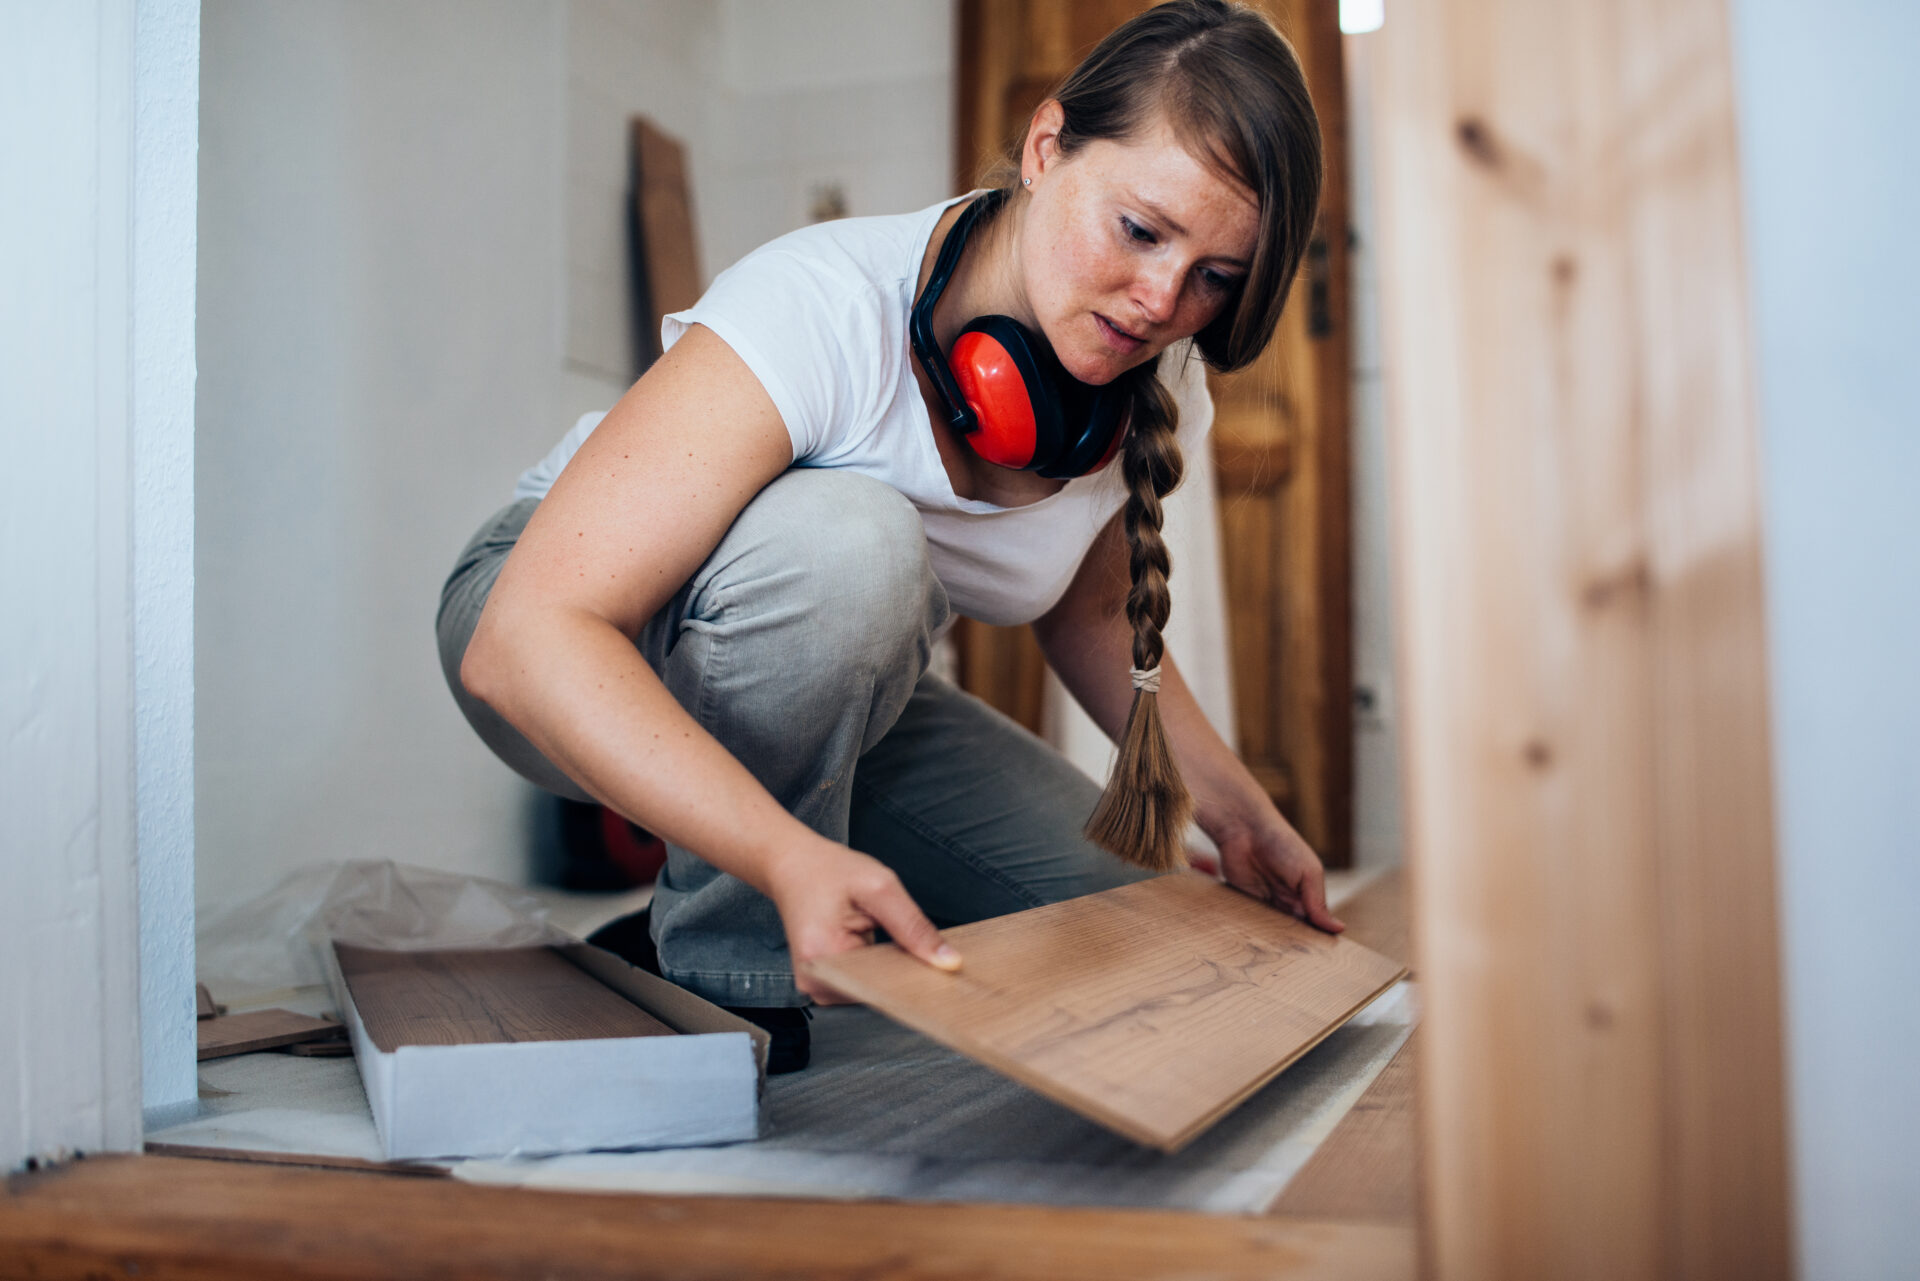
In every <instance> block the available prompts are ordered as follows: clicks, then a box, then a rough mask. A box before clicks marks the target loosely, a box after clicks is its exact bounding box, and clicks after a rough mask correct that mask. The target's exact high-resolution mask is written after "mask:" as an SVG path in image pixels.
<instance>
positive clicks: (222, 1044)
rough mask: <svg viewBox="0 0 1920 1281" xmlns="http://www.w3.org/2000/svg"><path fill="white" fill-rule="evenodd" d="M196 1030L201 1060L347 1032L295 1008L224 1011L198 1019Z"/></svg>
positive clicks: (220, 1057) (332, 1038)
mask: <svg viewBox="0 0 1920 1281" xmlns="http://www.w3.org/2000/svg"><path fill="white" fill-rule="evenodd" d="M195 1030H196V1031H197V1032H198V1033H199V1056H200V1059H201V1060H202V1061H205V1060H207V1059H223V1058H226V1057H228V1056H229V1055H234V1054H251V1053H253V1052H254V1051H255V1050H272V1049H277V1048H279V1047H280V1046H283V1045H294V1044H296V1043H298V1042H301V1041H330V1040H334V1039H335V1038H337V1037H341V1036H344V1035H346V1029H345V1028H343V1027H341V1026H340V1024H338V1023H335V1022H332V1021H331V1020H328V1019H315V1018H308V1017H307V1016H306V1015H304V1014H295V1013H294V1012H293V1011H292V1010H253V1011H251V1012H249V1013H246V1014H222V1015H220V1016H219V1017H218V1018H211V1019H201V1020H199V1021H198V1022H197V1023H196V1024H195Z"/></svg>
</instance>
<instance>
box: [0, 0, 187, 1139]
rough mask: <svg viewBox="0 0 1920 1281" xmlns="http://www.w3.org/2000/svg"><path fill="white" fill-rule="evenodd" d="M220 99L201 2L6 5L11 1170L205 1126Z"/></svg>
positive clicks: (1, 375) (0, 1080) (1, 1127)
mask: <svg viewBox="0 0 1920 1281" xmlns="http://www.w3.org/2000/svg"><path fill="white" fill-rule="evenodd" d="M199 80H200V11H199V3H198V0H96V3H92V4H67V3H59V2H56V0H0V157H4V161H5V164H6V167H7V169H8V171H9V172H11V173H13V174H16V175H22V176H24V177H25V178H26V179H27V180H26V181H23V182H21V183H20V185H19V186H18V187H17V188H15V189H14V190H13V191H10V193H9V197H8V199H7V200H6V201H4V202H0V423H4V424H5V432H6V437H7V447H8V454H9V461H10V464H11V468H10V474H11V475H12V477H13V484H12V485H11V486H10V490H11V492H10V494H9V497H8V500H7V504H6V508H7V514H6V537H5V538H3V539H0V565H4V566H5V570H4V575H3V576H0V583H4V593H5V599H6V601H7V606H6V608H5V609H4V610H3V611H0V653H4V655H5V662H4V664H0V690H4V691H5V692H4V694H3V695H0V708H3V709H4V711H0V725H3V726H4V731H3V732H0V786H3V787H4V789H5V791H4V796H3V797H0V834H4V845H3V846H0V849H4V854H5V858H6V863H5V866H6V885H7V892H6V893H5V894H0V1021H4V1024H5V1025H6V1027H7V1029H8V1032H9V1034H10V1035H9V1044H10V1046H11V1050H10V1052H9V1053H7V1054H6V1055H5V1056H4V1057H3V1058H0V1090H4V1095H3V1096H0V1097H5V1098H6V1099H8V1100H9V1102H10V1103H11V1104H12V1106H11V1107H8V1108H5V1109H0V1168H3V1169H8V1170H11V1169H14V1168H17V1167H18V1166H20V1165H21V1164H22V1163H24V1162H27V1161H29V1160H33V1159H45V1158H49V1157H56V1156H60V1155H63V1154H66V1153H70V1152H73V1151H99V1150H111V1149H129V1148H137V1147H138V1146H139V1144H140V1141H141V1135H142V1130H143V1123H144V1122H145V1121H156V1122H157V1121H164V1120H167V1119H171V1118H173V1117H176V1116H179V1115H183V1114H187V1113H190V1112H191V1110H192V1109H193V1108H194V1107H195V1106H196V1103H195V1096H196V1089H197V1086H196V1074H195V1068H194V1050H193V1045H194V1016H193V852H194V851H193V409H194V402H193V394H194V297H195V292H194V291H195V270H196V244H197V229H196V217H197V210H198V191H197V187H198V156H197V152H198V144H199ZM16 193H17V194H16Z"/></svg>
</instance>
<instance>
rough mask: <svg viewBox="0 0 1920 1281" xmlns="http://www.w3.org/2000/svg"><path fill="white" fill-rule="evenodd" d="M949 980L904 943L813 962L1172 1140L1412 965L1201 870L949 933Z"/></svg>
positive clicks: (1016, 1068)
mask: <svg viewBox="0 0 1920 1281" xmlns="http://www.w3.org/2000/svg"><path fill="white" fill-rule="evenodd" d="M945 937H946V938H947V939H948V941H950V942H951V943H952V944H953V946H954V947H955V948H957V949H958V950H959V951H960V954H961V955H962V956H963V957H964V958H965V968H963V969H962V970H961V971H960V972H959V973H957V974H948V973H944V972H942V971H940V970H935V969H933V968H931V967H930V966H926V965H923V964H921V963H920V962H919V961H916V960H914V959H913V958H911V957H909V956H908V955H907V954H906V953H904V952H902V951H900V950H899V949H898V948H897V947H895V946H893V945H892V944H884V945H881V946H877V947H869V948H861V949H858V950H856V951H852V952H844V953H841V954H840V955H838V956H833V957H827V958H825V959H823V960H820V961H816V962H814V963H813V965H812V973H813V974H814V975H815V976H817V977H818V978H820V979H822V980H824V981H825V982H828V983H830V984H832V985H833V986H834V987H836V988H838V989H839V990H841V991H843V992H845V993H846V994H847V995H849V996H851V997H854V998H855V999H857V1000H861V1001H865V1002H866V1003H867V1004H869V1005H872V1006H873V1007H874V1008H876V1009H878V1010H880V1011H882V1012H883V1013H885V1014H887V1015H889V1016H891V1017H892V1018H894V1019H897V1020H899V1021H900V1022H902V1023H904V1024H906V1025H907V1026H908V1027H911V1028H913V1029H915V1030H916V1031H919V1032H921V1033H924V1034H925V1035H927V1036H930V1037H932V1038H933V1039H934V1040H936V1041H940V1042H942V1043H943V1044H946V1045H950V1046H952V1047H953V1048H954V1049H957V1050H959V1051H960V1052H962V1053H963V1054H967V1055H969V1056H971V1057H972V1058H975V1059H978V1060H979V1061H980V1062H982V1063H985V1064H987V1065H988V1066H990V1067H992V1068H995V1069H997V1070H998V1071H1001V1072H1004V1073H1006V1074H1007V1075H1008V1076H1011V1077H1012V1078H1014V1079H1015V1080H1017V1081H1020V1082H1022V1083H1023V1084H1025V1085H1027V1086H1029V1087H1031V1088H1032V1089H1035V1090H1038V1091H1039V1092H1040V1093H1042V1094H1045V1095H1047V1096H1048V1097H1049V1098H1052V1099H1054V1100H1055V1101H1057V1102H1059V1103H1062V1104H1065V1105H1066V1106H1067V1107H1070V1108H1072V1109H1073V1110H1075V1111H1077V1112H1079V1113H1081V1114H1082V1115H1083V1116H1086V1117H1089V1118H1091V1119H1092V1120H1094V1121H1097V1122H1099V1123H1100V1124H1102V1125H1105V1126H1108V1127H1109V1128H1111V1129H1113V1130H1115V1131H1117V1132H1119V1133H1121V1134H1124V1135H1126V1136H1127V1137H1129V1138H1131V1139H1133V1140H1135V1141H1136V1142H1139V1143H1143V1144H1146V1145H1148V1146H1150V1147H1156V1148H1160V1149H1162V1150H1163V1151H1169V1152H1171V1151H1175V1150H1177V1149H1178V1148H1180V1147H1182V1146H1184V1145H1185V1144H1186V1143H1187V1142H1188V1141H1189V1140H1191V1139H1192V1138H1193V1137H1194V1136H1196V1135H1198V1134H1199V1133H1201V1132H1202V1131H1203V1130H1205V1129H1206V1128H1207V1127H1208V1126H1210V1125H1212V1124H1213V1123H1214V1122H1215V1121H1217V1120H1219V1119H1220V1118H1221V1117H1222V1116H1224V1115H1226V1113H1227V1112H1228V1111H1230V1110H1231V1109H1232V1108H1233V1107H1234V1106H1235V1105H1236V1104H1238V1103H1240V1102H1241V1101H1243V1100H1244V1099H1246V1097H1247V1096H1248V1095H1250V1094H1252V1093H1253V1092H1254V1091H1255V1090H1257V1089H1258V1088H1259V1087H1260V1086H1262V1085H1264V1084H1265V1083H1266V1082H1267V1081H1270V1080H1272V1079H1273V1077H1274V1076H1276V1075H1277V1074H1278V1073H1279V1072H1280V1071H1281V1070H1282V1069H1284V1068H1285V1067H1287V1066H1288V1065H1289V1064H1291V1063H1292V1062H1293V1061H1294V1060H1295V1059H1297V1058H1299V1056H1300V1055H1302V1054H1304V1053H1305V1052H1306V1051H1307V1050H1309V1049H1311V1048H1313V1046H1315V1045H1316V1044H1318V1043H1319V1042H1320V1040H1321V1039H1322V1038H1323V1037H1325V1036H1326V1035H1327V1033H1329V1032H1331V1031H1332V1030H1333V1029H1334V1028H1336V1027H1338V1026H1340V1024H1342V1023H1344V1022H1345V1021H1346V1020H1347V1019H1349V1018H1351V1017H1352V1016H1353V1015H1354V1014H1355V1013H1357V1012H1358V1011H1359V1010H1360V1008H1361V1007H1363V1006H1365V1005H1366V1004H1367V1003H1368V1002H1369V1001H1371V1000H1373V998H1374V997H1376V996H1378V995H1379V994H1380V993H1381V992H1382V991H1384V990H1385V989H1386V988H1387V986H1388V985H1390V984H1391V983H1393V982H1394V981H1395V980H1396V979H1398V978H1399V977H1400V976H1401V974H1403V973H1404V972H1405V970H1404V967H1402V966H1401V965H1400V964H1399V963H1398V962H1395V961H1390V960H1388V959H1386V958H1385V957H1382V956H1379V955H1377V954H1375V953H1374V952H1371V951H1369V950H1368V949H1366V948H1364V947H1361V946H1360V945H1359V944H1357V943H1352V942H1349V941H1347V940H1344V939H1339V938H1335V937H1331V936H1329V935H1325V934H1322V933H1320V932H1319V931H1317V930H1315V929H1313V928H1312V927H1311V926H1307V925H1303V924H1301V923H1300V922H1298V921H1295V920H1294V919H1293V918H1291V917H1289V916H1285V915H1283V914H1282V913H1280V912H1277V911H1275V910H1273V909H1272V908H1270V907H1268V906H1267V905H1266V904H1264V903H1261V902H1258V901H1256V900H1254V899H1252V898H1249V897H1247V896H1246V895H1244V894H1241V893H1239V892H1238V891H1235V890H1231V889H1228V888H1227V887H1226V886H1224V885H1221V884H1218V883H1217V882H1214V881H1211V880H1208V879H1207V878H1205V877H1202V876H1197V875H1184V874H1183V875H1175V876H1163V877H1160V878H1158V879H1156V880H1151V881H1141V882H1138V883H1136V884H1133V885H1124V886H1121V887H1120V888H1118V889H1113V890H1107V891H1105V892H1104V893H1100V894H1092V895H1088V896H1087V897H1085V898H1078V899H1071V900H1068V901H1067V902H1064V903H1054V904H1051V905H1049V906H1047V907H1038V908H1034V909H1032V910H1031V911H1026V912H1016V913H1014V914H1013V915H1011V916H1002V917H998V918H996V919H994V920H990V921H980V922H977V923H976V924H973V925H963V926H961V927H959V928H958V929H953V930H948V931H946V932H945Z"/></svg>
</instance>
